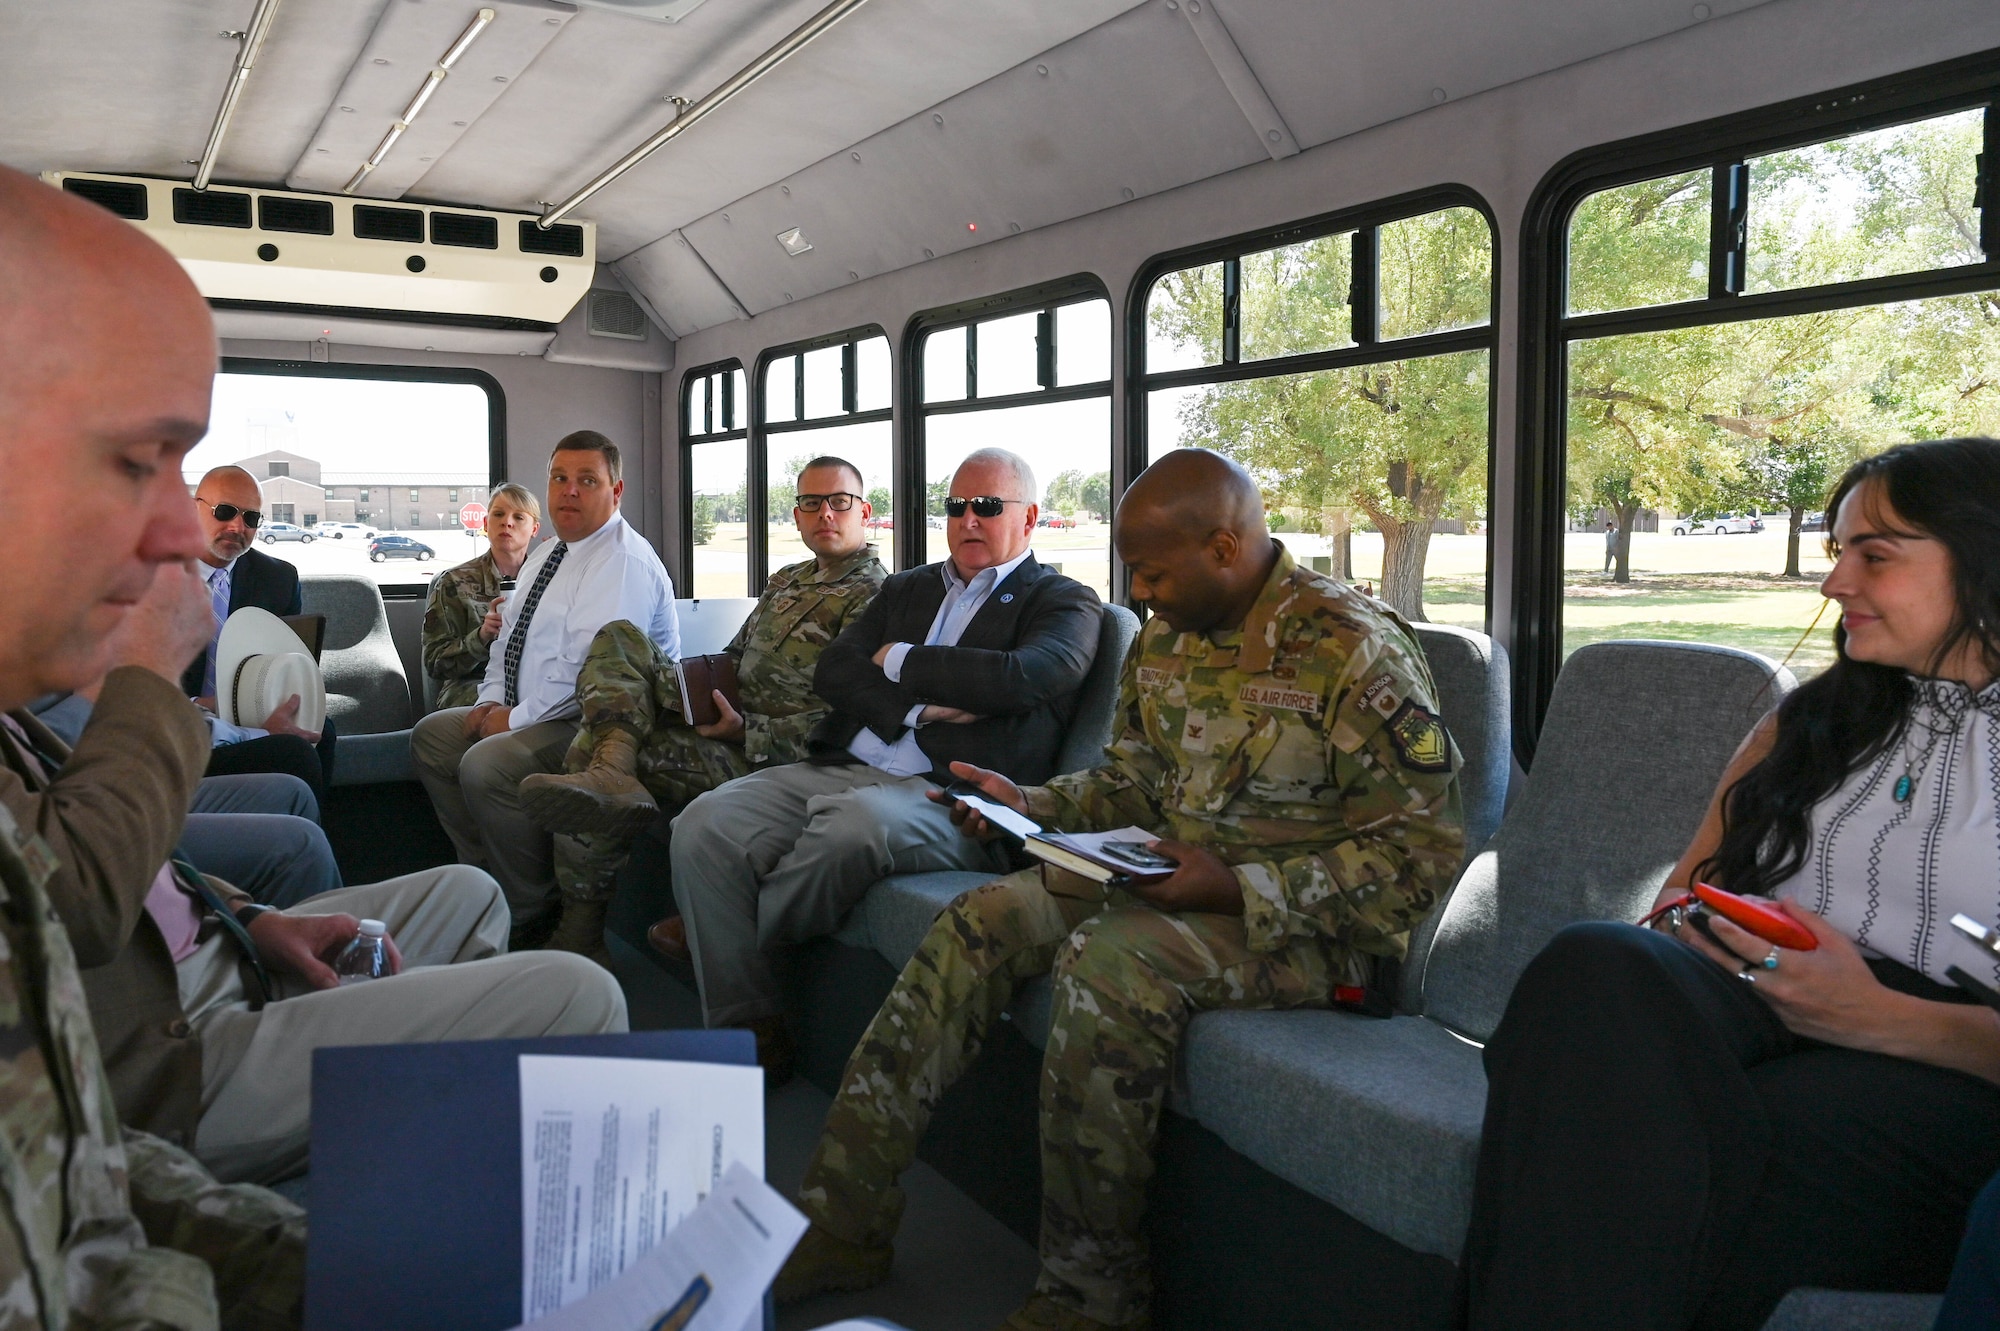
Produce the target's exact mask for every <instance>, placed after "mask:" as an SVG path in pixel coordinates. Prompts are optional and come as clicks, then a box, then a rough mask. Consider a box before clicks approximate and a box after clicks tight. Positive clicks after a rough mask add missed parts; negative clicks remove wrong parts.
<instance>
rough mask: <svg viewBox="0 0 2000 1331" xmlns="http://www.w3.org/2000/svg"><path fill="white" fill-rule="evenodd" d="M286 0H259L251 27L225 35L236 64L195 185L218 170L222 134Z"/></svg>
mask: <svg viewBox="0 0 2000 1331" xmlns="http://www.w3.org/2000/svg"><path fill="white" fill-rule="evenodd" d="M281 2H282V0H257V12H256V13H254V14H252V15H251V16H250V26H249V27H248V28H247V29H245V30H244V31H242V32H225V33H224V34H222V35H223V36H225V37H234V38H235V39H236V40H237V42H238V43H239V45H238V46H237V48H236V67H235V68H234V69H232V70H230V71H229V86H228V87H226V88H224V89H223V90H222V104H221V105H220V106H218V107H216V108H215V125H214V127H213V128H211V129H210V130H209V131H208V147H206V148H204V149H202V153H201V163H200V165H199V166H197V167H196V168H195V173H194V187H195V188H196V189H198V190H200V189H207V188H208V178H209V176H211V175H213V174H214V172H215V159H216V158H217V157H218V156H219V155H220V154H221V152H222V137H223V135H225V134H227V133H229V122H230V120H231V119H232V118H234V116H235V115H236V103H237V100H238V99H239V98H241V97H242V96H243V85H244V84H246V83H248V82H249V81H250V70H251V67H252V66H254V65H255V64H256V63H257V53H258V52H259V51H261V50H263V49H264V39H265V38H266V37H268V36H270V34H271V20H273V19H275V18H276V17H277V16H278V5H279V4H280V3H281Z"/></svg>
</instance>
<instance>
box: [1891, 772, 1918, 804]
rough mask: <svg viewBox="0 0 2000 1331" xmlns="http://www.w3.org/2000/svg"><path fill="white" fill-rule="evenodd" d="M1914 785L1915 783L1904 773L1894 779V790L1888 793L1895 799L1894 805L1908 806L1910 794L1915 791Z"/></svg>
mask: <svg viewBox="0 0 2000 1331" xmlns="http://www.w3.org/2000/svg"><path fill="white" fill-rule="evenodd" d="M1916 785H1917V783H1916V782H1914V781H1912V780H1911V779H1910V774H1909V773H1908V772H1905V773H1903V774H1902V775H1901V776H1899V777H1897V778H1896V788H1895V790H1893V791H1891V792H1890V793H1891V794H1893V795H1894V796H1895V797H1896V803H1898V804H1908V803H1909V802H1910V792H1911V791H1912V790H1914V789H1916Z"/></svg>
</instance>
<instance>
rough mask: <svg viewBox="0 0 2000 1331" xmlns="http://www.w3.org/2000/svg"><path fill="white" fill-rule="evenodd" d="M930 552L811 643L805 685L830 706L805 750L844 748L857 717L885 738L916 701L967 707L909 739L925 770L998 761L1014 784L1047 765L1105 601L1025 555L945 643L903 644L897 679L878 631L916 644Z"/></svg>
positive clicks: (895, 732) (933, 582) (929, 609)
mask: <svg viewBox="0 0 2000 1331" xmlns="http://www.w3.org/2000/svg"><path fill="white" fill-rule="evenodd" d="M942 568H943V566H942V565H941V564H926V565H924V566H923V567H922V568H913V569H906V570H904V571H903V572H901V573H898V574H895V575H894V576H893V577H891V578H889V579H888V581H886V582H884V583H883V584H882V590H881V592H880V593H879V594H878V595H877V596H876V597H875V599H874V600H873V601H871V602H869V604H868V608H867V609H866V610H863V611H862V612H861V614H860V615H859V616H858V617H857V618H856V619H855V620H854V621H853V622H852V623H850V624H849V625H848V626H847V627H846V628H845V629H844V630H842V631H841V634H840V636H839V637H837V638H835V639H834V640H833V641H832V642H831V643H829V644H828V645H827V647H826V650H825V651H823V652H821V653H820V658H819V666H818V668H817V669H816V670H815V671H814V674H813V691H814V692H815V693H817V694H819V696H820V697H821V698H822V699H824V700H825V701H826V702H827V703H829V704H830V705H831V706H832V707H833V711H832V712H831V713H830V714H828V715H827V716H826V717H825V718H824V719H823V720H821V721H820V723H819V724H818V725H817V726H814V727H813V730H812V733H811V734H810V735H809V736H808V737H807V740H806V742H807V745H808V746H809V747H810V748H811V749H812V750H813V751H814V753H815V754H826V755H829V756H830V755H833V754H837V753H839V752H843V751H845V750H846V748H847V746H848V744H849V743H850V742H851V741H852V740H853V739H854V736H855V735H856V734H857V733H859V732H860V730H861V728H862V727H863V726H866V727H867V728H868V729H870V730H872V731H874V732H875V734H876V735H878V736H879V737H880V738H882V739H883V740H885V741H887V742H888V743H890V744H894V743H895V742H896V741H897V740H898V739H900V738H901V737H902V735H903V732H904V730H906V729H907V728H908V727H906V726H905V725H904V724H903V718H904V716H905V715H907V714H908V713H909V710H910V708H911V707H913V706H915V705H916V704H918V703H939V704H942V705H943V706H946V707H957V708H960V709H963V710H964V711H968V712H974V713H977V714H978V715H979V716H980V717H981V718H983V719H981V720H978V721H974V722H972V723H970V724H967V725H956V724H945V723H940V724H937V725H928V726H924V727H922V728H920V729H919V730H918V731H917V743H918V745H919V747H921V748H922V749H923V751H924V754H925V755H926V756H927V757H928V758H930V760H931V765H932V768H933V770H934V771H935V772H936V773H938V774H940V775H941V776H948V775H949V767H948V765H949V764H950V763H952V762H968V763H974V764H976V765H978V766H980V767H986V768H991V769H992V770H994V771H996V772H1004V773H1006V774H1007V776H1009V777H1010V778H1012V779H1013V780H1015V781H1018V782H1020V783H1022V784H1023V785H1035V784H1038V783H1040V782H1043V781H1046V780H1048V779H1049V778H1050V777H1051V776H1054V775H1055V774H1056V772H1055V763H1056V755H1057V754H1058V753H1059V752H1061V750H1062V742H1063V735H1064V733H1065V732H1066V731H1067V730H1068V728H1069V724H1070V720H1071V718H1072V717H1073V716H1074V715H1075V714H1076V700H1077V690H1078V689H1079V688H1080V687H1081V686H1082V684H1083V679H1084V676H1085V675H1087V674H1089V673H1090V664H1091V661H1092V660H1093V659H1094V658H1095V657H1096V656H1097V641H1098V634H1099V632H1100V626H1101V625H1102V622H1103V616H1104V608H1103V604H1102V602H1100V601H1099V600H1098V599H1097V593H1096V592H1094V591H1092V590H1091V589H1090V588H1088V587H1086V586H1084V585H1083V584H1082V583H1080V582H1078V581H1076V580H1075V579H1074V578H1068V577H1064V576H1063V575H1062V574H1060V573H1052V572H1050V571H1049V570H1048V569H1045V568H1043V567H1042V566H1041V565H1040V564H1038V563H1036V562H1035V557H1034V556H1033V555H1029V556H1028V557H1027V558H1026V559H1024V560H1022V561H1021V564H1020V567H1018V568H1016V569H1015V570H1014V571H1013V573H1012V574H1010V575H1009V576H1008V578H1007V580H1006V581H1005V582H1003V583H1001V584H1000V585H999V586H998V587H995V588H994V589H993V594H992V595H991V596H989V597H987V598H986V604H984V605H982V606H981V607H979V613H978V614H976V615H974V616H973V617H972V622H971V623H970V624H967V625H966V626H965V633H964V634H963V635H962V636H961V637H960V638H959V640H958V645H957V646H956V647H924V646H913V647H912V648H911V649H910V652H909V654H908V655H907V656H905V657H904V658H903V669H902V676H903V678H902V681H901V682H900V683H897V682H894V681H891V680H890V678H889V677H888V676H887V675H886V674H884V673H883V672H882V668H881V667H880V666H878V665H876V664H875V662H874V656H875V653H876V651H878V650H879V649H880V648H881V647H882V645H883V644H884V643H891V642H907V643H915V644H921V643H922V642H923V640H924V639H925V638H927V637H929V636H930V631H931V623H932V622H933V621H934V620H935V619H936V618H937V612H938V608H939V607H940V606H942V605H943V604H944V592H945V586H944V574H943V571H942Z"/></svg>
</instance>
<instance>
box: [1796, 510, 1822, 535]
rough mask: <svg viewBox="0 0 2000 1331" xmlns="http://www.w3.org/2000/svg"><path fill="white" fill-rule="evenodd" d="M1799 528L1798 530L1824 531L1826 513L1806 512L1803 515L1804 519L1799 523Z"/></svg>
mask: <svg viewBox="0 0 2000 1331" xmlns="http://www.w3.org/2000/svg"><path fill="white" fill-rule="evenodd" d="M1799 530H1800V531H1825V530H1826V514H1824V513H1808V514H1806V516H1805V520H1804V521H1802V522H1800V523H1799Z"/></svg>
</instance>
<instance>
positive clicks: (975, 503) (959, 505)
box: [944, 495, 1028, 518]
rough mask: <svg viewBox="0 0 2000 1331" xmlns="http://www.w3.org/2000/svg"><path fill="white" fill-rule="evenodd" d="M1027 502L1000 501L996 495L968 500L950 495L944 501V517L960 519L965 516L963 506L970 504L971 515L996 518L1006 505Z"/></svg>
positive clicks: (1021, 500)
mask: <svg viewBox="0 0 2000 1331" xmlns="http://www.w3.org/2000/svg"><path fill="white" fill-rule="evenodd" d="M1027 502H1028V501H1027V500H1025V499H1002V498H1000V496H998V495H975V496H974V497H972V498H970V499H961V498H959V497H958V496H957V495H952V496H951V497H949V498H948V499H946V500H945V501H944V515H945V516H946V517H948V518H962V517H964V516H965V506H966V505H967V504H970V505H972V511H973V513H974V514H976V515H977V516H979V517H982V518H997V517H999V516H1000V514H1001V511H1002V510H1004V509H1005V508H1006V507H1007V505H1009V504H1025V503H1027Z"/></svg>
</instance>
